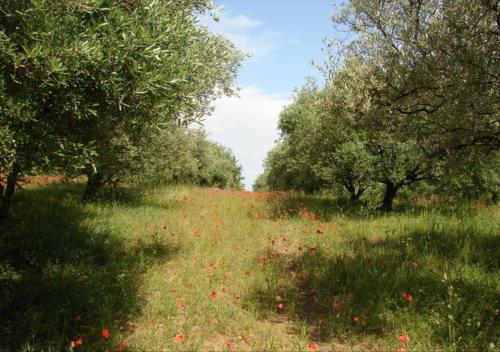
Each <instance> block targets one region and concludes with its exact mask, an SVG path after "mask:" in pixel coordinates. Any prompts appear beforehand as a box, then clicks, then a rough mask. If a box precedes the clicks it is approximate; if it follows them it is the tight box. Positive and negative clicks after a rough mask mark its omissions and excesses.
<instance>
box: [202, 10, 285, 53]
mask: <svg viewBox="0 0 500 352" xmlns="http://www.w3.org/2000/svg"><path fill="white" fill-rule="evenodd" d="M218 18H219V20H218V21H215V20H214V19H213V18H212V17H210V16H204V17H202V18H200V24H201V25H203V26H206V27H208V29H209V30H211V31H212V32H214V33H218V34H221V35H223V36H224V37H226V38H227V39H229V40H230V41H231V42H233V43H234V44H235V45H236V47H237V48H238V49H240V50H241V51H243V52H245V53H247V54H250V55H251V58H250V60H252V61H258V60H262V59H264V58H266V57H267V56H268V55H269V54H270V53H271V52H273V51H275V50H277V49H278V48H279V46H280V43H281V42H282V34H281V33H280V32H277V31H274V30H271V29H269V28H266V26H265V25H264V23H262V22H261V21H259V20H258V19H253V18H249V17H247V16H245V15H241V14H239V15H233V14H231V13H230V12H227V13H221V14H219V15H218Z"/></svg>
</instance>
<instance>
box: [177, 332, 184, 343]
mask: <svg viewBox="0 0 500 352" xmlns="http://www.w3.org/2000/svg"><path fill="white" fill-rule="evenodd" d="M175 341H176V342H178V343H184V342H185V341H186V337H185V336H184V335H181V334H177V335H175Z"/></svg>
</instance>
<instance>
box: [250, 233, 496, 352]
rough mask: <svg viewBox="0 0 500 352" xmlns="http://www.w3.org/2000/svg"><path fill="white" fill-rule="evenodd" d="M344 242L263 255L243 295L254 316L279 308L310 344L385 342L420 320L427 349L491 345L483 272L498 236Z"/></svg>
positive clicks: (492, 299) (488, 288)
mask: <svg viewBox="0 0 500 352" xmlns="http://www.w3.org/2000/svg"><path fill="white" fill-rule="evenodd" d="M349 246H350V247H349V248H348V249H347V250H346V251H343V252H342V253H340V254H338V255H331V254H328V253H325V252H323V251H322V250H321V249H320V248H306V249H303V250H302V252H301V253H300V254H298V255H296V256H293V257H290V256H278V257H276V256H273V255H272V254H270V253H266V255H265V256H266V257H269V258H271V259H270V260H269V261H268V262H267V263H266V265H265V266H264V268H263V270H265V272H266V277H267V280H266V284H265V285H263V286H261V287H256V288H255V290H254V292H253V293H252V294H251V296H250V300H251V301H252V302H254V303H255V306H256V307H258V312H259V313H260V315H261V318H264V319H272V318H273V316H274V315H275V314H276V313H281V314H285V315H287V316H288V317H290V319H291V320H292V321H294V322H295V323H296V324H293V325H294V326H297V327H301V326H303V325H305V326H306V328H307V331H308V333H309V335H310V338H311V339H312V340H313V341H317V342H330V341H331V340H337V341H340V342H351V343H352V341H358V340H360V339H363V338H364V337H366V336H373V337H375V338H377V337H385V338H386V339H387V337H389V339H391V340H393V339H394V336H396V337H397V336H398V335H399V334H402V333H404V331H406V330H407V329H409V330H410V331H411V329H412V327H413V328H415V329H418V328H419V327H421V326H422V325H426V326H427V330H424V334H426V333H428V332H429V331H431V332H432V333H431V336H430V337H429V340H430V341H431V344H432V345H434V347H436V346H441V347H444V346H451V344H452V343H455V344H456V350H458V351H486V350H488V349H489V348H490V344H491V343H495V345H496V344H497V343H498V341H499V339H500V334H499V331H500V330H498V322H499V313H498V310H499V309H500V306H499V304H498V297H499V294H500V292H499V289H498V282H495V281H494V279H493V280H490V279H489V278H488V276H489V275H491V274H492V272H495V273H496V274H498V269H499V266H500V258H499V253H498V248H500V236H498V235H494V234H493V235H491V234H488V235H484V234H475V233H469V234H467V235H466V234H465V233H460V234H456V235H450V234H447V233H444V232H437V231H435V232H427V233H418V232H414V233H411V234H409V235H408V236H404V237H401V238H397V239H395V238H387V239H386V240H381V241H378V242H375V241H370V240H367V239H355V240H351V241H350V244H349ZM444 273H447V274H446V275H444ZM497 277H498V276H497ZM405 293H406V294H405ZM408 294H409V295H410V296H411V297H409V296H408ZM277 303H282V304H283V306H284V307H285V308H284V309H283V310H281V311H280V310H278V309H277ZM299 332H300V331H295V333H299ZM420 333H422V332H420ZM430 347H431V346H430V345H424V346H420V349H421V350H424V349H425V348H430Z"/></svg>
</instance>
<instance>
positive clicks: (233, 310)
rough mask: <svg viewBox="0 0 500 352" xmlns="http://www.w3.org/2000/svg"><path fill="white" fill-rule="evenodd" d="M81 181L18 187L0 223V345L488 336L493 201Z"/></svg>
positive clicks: (439, 341) (499, 341) (151, 345)
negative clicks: (453, 203)
mask: <svg viewBox="0 0 500 352" xmlns="http://www.w3.org/2000/svg"><path fill="white" fill-rule="evenodd" d="M81 192H82V187H81V185H74V184H73V185H69V184H59V185H47V186H43V187H32V188H27V189H25V190H23V191H21V192H19V193H18V194H17V195H16V201H15V204H14V208H13V213H12V215H13V216H12V219H11V221H10V223H8V224H6V225H5V226H4V227H3V228H0V324H1V326H2V329H0V351H68V350H69V344H70V342H71V341H75V339H77V338H81V339H83V344H82V345H80V346H76V347H75V348H74V350H75V351H120V350H122V351H125V350H126V351H172V350H175V351H193V350H200V351H209V350H213V351H222V350H238V351H239V350H254V351H263V350H266V351H275V350H276V351H289V350H295V351H307V350H311V349H316V350H319V351H397V350H398V349H399V348H401V347H404V348H405V350H406V351H407V352H408V351H415V352H416V351H488V350H493V351H498V350H499V346H500V336H499V331H500V329H499V328H500V320H499V309H500V304H499V297H500V274H499V270H498V269H499V258H500V208H499V207H484V208H473V207H471V208H459V207H456V208H425V207H420V208H404V207H400V208H399V209H398V211H396V212H395V213H394V214H389V215H387V214H380V213H377V212H375V211H372V210H369V209H362V208H359V209H348V208H345V207H342V206H341V205H340V203H337V202H334V201H330V200H328V199H325V198H314V197H309V198H307V197H298V196H294V195H279V194H265V193H246V192H231V191H220V190H216V189H199V188H190V187H167V188H158V189H154V190H148V191H146V192H134V191H133V190H123V191H122V192H121V193H119V194H118V195H115V196H105V197H102V198H101V199H100V200H98V201H96V202H94V203H90V204H82V203H80V202H79V200H78V199H79V196H80V195H81ZM102 329H108V330H109V333H110V336H109V337H108V338H106V337H104V336H103V335H102ZM401 335H406V336H407V337H409V343H408V344H404V343H403V342H400V341H399V336H401Z"/></svg>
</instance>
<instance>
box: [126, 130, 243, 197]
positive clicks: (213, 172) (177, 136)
mask: <svg viewBox="0 0 500 352" xmlns="http://www.w3.org/2000/svg"><path fill="white" fill-rule="evenodd" d="M141 163H142V164H143V168H142V171H141V172H140V173H139V174H138V175H137V177H135V179H136V181H137V182H146V183H149V184H169V183H177V184H197V185H202V186H209V187H219V188H233V189H240V188H242V184H241V181H242V177H241V167H240V166H239V165H238V164H237V161H236V159H235V157H234V155H233V154H232V152H231V150H229V149H227V148H225V147H223V146H221V145H219V144H217V143H214V142H211V141H209V140H208V139H207V136H206V134H205V132H204V131H203V130H199V129H198V130H196V129H188V128H185V127H172V128H170V129H163V130H162V131H161V132H160V134H158V136H157V137H156V138H155V139H154V140H152V141H151V142H150V146H149V147H148V149H147V153H145V154H143V155H142V160H141Z"/></svg>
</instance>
